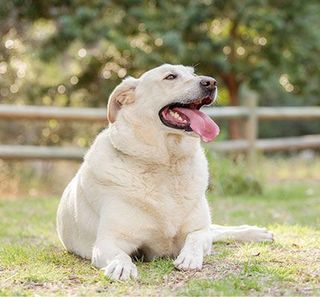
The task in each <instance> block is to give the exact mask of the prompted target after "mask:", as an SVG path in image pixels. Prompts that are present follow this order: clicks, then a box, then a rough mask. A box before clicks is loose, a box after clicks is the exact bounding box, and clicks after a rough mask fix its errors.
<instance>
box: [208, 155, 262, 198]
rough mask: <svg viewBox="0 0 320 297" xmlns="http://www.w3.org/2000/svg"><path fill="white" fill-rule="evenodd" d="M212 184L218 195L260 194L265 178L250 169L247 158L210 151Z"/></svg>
mask: <svg viewBox="0 0 320 297" xmlns="http://www.w3.org/2000/svg"><path fill="white" fill-rule="evenodd" d="M207 155H208V158H209V164H210V168H209V169H210V174H211V179H210V180H211V184H210V187H211V188H212V189H213V191H214V193H216V194H217V195H241V194H249V195H255V194H256V195H260V194H262V192H263V186H262V185H263V180H262V177H261V176H258V175H257V173H256V172H252V171H250V170H249V169H248V164H247V162H245V160H243V159H240V158H238V160H234V161H233V160H232V159H227V158H226V157H223V156H222V155H219V154H213V153H210V152H208V154H207Z"/></svg>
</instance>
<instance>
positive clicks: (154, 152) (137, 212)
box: [57, 64, 273, 280]
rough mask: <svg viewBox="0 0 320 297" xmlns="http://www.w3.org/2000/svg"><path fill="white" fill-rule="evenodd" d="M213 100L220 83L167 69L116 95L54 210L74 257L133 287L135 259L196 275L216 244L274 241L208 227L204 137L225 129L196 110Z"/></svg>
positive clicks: (128, 82)
mask: <svg viewBox="0 0 320 297" xmlns="http://www.w3.org/2000/svg"><path fill="white" fill-rule="evenodd" d="M216 96H217V82H216V80H215V79H214V78H212V77H208V76H198V75H196V74H195V73H194V70H193V68H192V67H186V66H182V65H169V64H164V65H162V66H159V67H157V68H154V69H152V70H149V71H147V72H146V73H144V74H143V75H141V76H140V77H139V78H133V77H128V78H126V79H124V80H123V81H122V82H121V83H120V84H119V85H118V86H117V87H116V88H115V89H114V91H113V92H112V93H111V95H110V97H109V101H108V107H107V118H108V121H109V127H108V128H106V129H105V130H103V131H102V132H101V133H100V134H99V135H98V136H97V138H96V139H95V141H94V143H93V144H92V146H91V148H90V149H89V150H88V152H87V154H86V155H85V157H84V162H83V164H82V165H81V167H80V169H79V171H78V172H77V174H76V175H75V177H74V178H73V179H72V181H71V182H70V183H69V185H68V186H67V187H66V189H65V191H64V193H63V195H62V198H61V201H60V204H59V207H58V212H57V231H58V235H59V238H60V240H61V242H62V244H63V245H64V247H65V248H66V249H67V250H68V251H69V252H72V253H74V254H77V255H79V256H81V257H83V258H86V259H91V261H92V264H93V265H94V266H95V267H98V268H101V269H103V270H104V272H105V274H106V276H108V277H109V278H111V279H113V280H127V279H129V278H136V277H137V276H138V273H137V268H136V266H135V264H134V263H133V261H132V257H133V256H134V255H140V256H141V255H142V256H143V259H144V260H146V261H151V260H152V259H154V258H156V257H163V256H169V257H172V258H174V259H175V260H174V265H175V267H176V268H177V269H179V270H192V269H194V270H200V269H201V268H202V264H203V258H204V256H206V255H208V254H210V251H211V246H212V243H213V242H216V241H224V240H240V241H271V240H272V239H273V236H272V234H271V233H270V232H269V231H267V230H266V229H264V228H258V227H256V226H247V225H244V226H238V227H223V226H217V225H212V224H211V215H210V210H209V206H208V203H207V201H206V190H207V187H208V178H209V177H208V166H207V160H206V157H205V154H204V151H203V149H202V148H201V145H200V138H201V139H202V140H203V141H205V142H208V141H211V140H213V139H214V138H215V137H216V136H217V135H218V134H219V127H218V126H217V124H216V123H215V122H214V121H213V120H212V119H210V118H209V117H208V116H207V115H206V114H205V113H203V112H201V111H200V108H201V107H202V106H203V105H210V104H211V103H213V102H214V101H215V98H216Z"/></svg>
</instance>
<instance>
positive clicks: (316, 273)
mask: <svg viewBox="0 0 320 297" xmlns="http://www.w3.org/2000/svg"><path fill="white" fill-rule="evenodd" d="M208 198H209V201H210V205H211V206H212V216H213V221H214V222H215V223H220V224H228V225H232V224H235V225H237V224H244V223H246V224H255V225H261V226H267V227H268V228H269V229H271V230H272V231H273V232H274V234H275V242H274V243H271V244H265V243H261V244H257V243H255V244H254V243H246V244H239V243H234V242H229V243H219V244H215V245H214V246H213V253H212V255H210V256H208V257H207V258H206V259H205V264H204V268H203V270H202V271H201V272H180V271H177V270H175V269H174V267H173V265H172V261H171V260H170V259H157V260H155V261H153V262H151V263H141V262H139V263H137V265H138V270H139V274H140V278H139V280H137V281H129V282H126V283H124V282H111V281H109V280H108V279H106V278H105V277H104V275H103V273H102V272H101V271H99V270H98V269H95V268H93V267H92V266H91V265H90V262H89V261H86V260H83V259H81V258H79V257H76V256H74V255H72V254H68V253H67V252H65V251H64V250H63V248H62V246H61V245H60V243H59V241H58V239H57V235H56V232H55V212H56V208H57V205H58V199H57V198H55V197H46V198H42V199H40V198H38V199H36V198H24V199H17V200H9V199H8V200H5V199H2V200H0V240H1V241H0V296H2V295H3V296H12V295H15V296H30V295H35V294H38V295H57V296H59V295H71V294H72V295H90V296H91V295H101V296H102V295H103V296H121V295H127V296H128V295H130V296H132V295H134V296H136V295H139V296H169V295H170V296H171V295H174V296H208V295H212V296H241V295H254V296H256V295H259V296H262V295H301V296H310V295H320V268H319V267H320V229H319V226H320V215H319V214H320V186H319V185H318V184H317V183H313V184H312V183H304V184H301V183H300V184H299V183H293V182H290V183H282V184H281V185H269V186H266V187H265V189H264V190H263V194H262V195H257V194H256V195H253V194H250V195H249V194H241V195H237V196H228V195H225V196H222V195H219V196H214V195H213V194H209V197H208Z"/></svg>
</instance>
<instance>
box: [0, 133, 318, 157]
mask: <svg viewBox="0 0 320 297" xmlns="http://www.w3.org/2000/svg"><path fill="white" fill-rule="evenodd" d="M206 147H208V148H210V149H212V150H213V151H216V152H229V153H231V152H246V151H247V150H248V143H247V141H246V140H228V141H221V142H216V143H212V144H209V145H206ZM306 148H315V149H316V148H320V135H308V136H301V137H287V138H275V139H258V140H257V141H256V149H257V150H258V151H263V152H273V151H287V150H288V149H291V150H299V149H306ZM87 150H88V149H87V148H77V147H55V146H49V147H48V146H36V145H0V158H3V159H12V160H24V159H30V160H32V159H41V160H82V159H83V156H84V154H85V153H86V151H87Z"/></svg>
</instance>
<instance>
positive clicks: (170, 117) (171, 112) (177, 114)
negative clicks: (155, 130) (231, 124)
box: [159, 96, 220, 142]
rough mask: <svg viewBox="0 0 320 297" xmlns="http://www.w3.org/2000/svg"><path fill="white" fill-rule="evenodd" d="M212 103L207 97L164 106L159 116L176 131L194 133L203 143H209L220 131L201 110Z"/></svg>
mask: <svg viewBox="0 0 320 297" xmlns="http://www.w3.org/2000/svg"><path fill="white" fill-rule="evenodd" d="M212 102H213V99H212V98H211V97H209V96H207V97H204V98H201V99H196V100H193V101H191V102H190V103H187V104H182V103H172V104H169V105H166V106H164V107H163V108H162V109H161V110H160V112H159V116H160V119H161V121H162V123H163V124H164V125H166V126H168V127H170V128H174V129H181V130H185V131H193V132H194V133H196V134H198V135H199V136H200V137H201V139H202V140H203V141H205V142H209V141H212V140H213V139H215V138H216V137H217V136H218V134H219V132H220V129H219V127H218V125H217V124H216V123H215V122H214V121H213V120H212V119H211V118H210V117H209V116H207V115H206V114H205V113H204V112H202V111H200V110H199V109H200V108H201V107H202V106H204V105H210V104H211V103H212Z"/></svg>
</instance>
